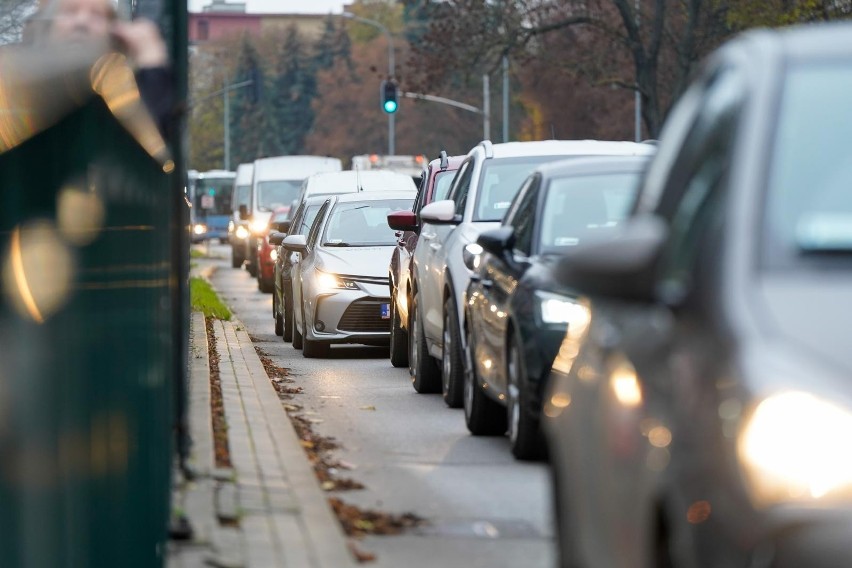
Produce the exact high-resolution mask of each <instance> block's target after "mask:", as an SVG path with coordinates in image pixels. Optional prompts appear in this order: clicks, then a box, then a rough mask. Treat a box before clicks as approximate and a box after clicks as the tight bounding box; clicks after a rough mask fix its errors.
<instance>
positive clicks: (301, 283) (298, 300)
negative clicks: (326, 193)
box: [293, 201, 331, 334]
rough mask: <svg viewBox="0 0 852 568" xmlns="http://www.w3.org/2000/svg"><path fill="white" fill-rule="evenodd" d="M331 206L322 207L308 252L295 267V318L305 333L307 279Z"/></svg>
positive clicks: (301, 256) (314, 223)
mask: <svg viewBox="0 0 852 568" xmlns="http://www.w3.org/2000/svg"><path fill="white" fill-rule="evenodd" d="M330 206H331V201H326V202H325V203H323V205H322V207H320V209H319V211H318V213H317V216H316V218H315V219H314V221H313V223H312V224H311V230H310V231H309V232H308V236H307V250H306V251H305V253H304V254H301V255H300V259H299V262H297V263H296V264H294V265H293V316H294V318H295V320H296V326H297V327H298V328H299V329H300V330H301V331H302V333H303V334H304V333H305V330H304V329H302V322H304V321H305V319H306V318H305V317H304V313H303V310H304V305H305V297H304V296H305V278H306V277H309V276H310V270H312V266H313V265H312V262H311V261H312V257H313V252H314V250H316V243H317V241H318V239H319V233H320V229H321V228H322V225H323V224H324V223H325V217H326V214H327V212H328V209H329V207H330Z"/></svg>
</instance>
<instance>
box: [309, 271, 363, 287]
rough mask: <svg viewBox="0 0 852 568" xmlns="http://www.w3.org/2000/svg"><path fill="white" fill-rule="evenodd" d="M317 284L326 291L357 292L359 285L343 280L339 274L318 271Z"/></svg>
mask: <svg viewBox="0 0 852 568" xmlns="http://www.w3.org/2000/svg"><path fill="white" fill-rule="evenodd" d="M317 284H319V287H320V288H324V289H326V290H335V289H337V290H357V289H358V285H357V284H355V282H353V281H352V280H347V279H346V278H341V277H340V276H338V275H337V274H331V273H329V272H323V271H322V270H317Z"/></svg>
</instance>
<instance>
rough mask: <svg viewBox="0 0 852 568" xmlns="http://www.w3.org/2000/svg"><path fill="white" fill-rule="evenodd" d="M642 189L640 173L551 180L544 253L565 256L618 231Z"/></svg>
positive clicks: (543, 227) (543, 228)
mask: <svg viewBox="0 0 852 568" xmlns="http://www.w3.org/2000/svg"><path fill="white" fill-rule="evenodd" d="M638 186H639V173H638V172H635V173H616V174H603V175H589V176H581V177H565V178H556V179H553V180H551V181H550V184H549V187H548V190H547V195H546V196H545V200H544V207H543V208H542V213H541V215H542V216H541V223H539V227H540V229H539V237H540V238H539V243H540V244H539V250H540V252H541V253H542V254H550V253H561V252H565V250H566V249H567V248H568V247H572V246H576V245H578V244H579V243H580V241H581V239H583V238H584V237H586V236H590V235H593V234H594V232H595V231H600V230H605V229H607V228H610V227H614V226H615V225H616V224H617V223H618V222H619V221H621V220H622V219H624V217H625V216H627V213H628V212H629V210H630V206H631V205H632V204H633V201H634V199H635V197H636V192H637V190H638Z"/></svg>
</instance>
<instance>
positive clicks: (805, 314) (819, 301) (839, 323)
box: [760, 273, 852, 371]
mask: <svg viewBox="0 0 852 568" xmlns="http://www.w3.org/2000/svg"><path fill="white" fill-rule="evenodd" d="M850 290H852V274H842V275H840V274H823V273H820V274H810V275H808V274H798V275H784V276H774V275H773V276H770V277H766V278H764V279H763V281H762V282H761V284H760V293H761V297H762V300H763V302H762V304H763V307H764V313H765V317H764V318H762V319H763V326H762V327H763V328H764V331H765V332H766V334H767V336H770V337H771V336H774V337H772V339H780V340H781V342H782V343H783V344H786V345H788V346H790V347H791V348H794V349H796V348H798V350H802V351H804V352H805V353H808V354H810V355H812V356H814V357H816V358H817V360H821V361H823V362H825V363H828V364H829V365H833V366H835V367H839V368H841V369H843V370H844V371H852V350H850V349H849V335H848V330H849V322H850V321H852V302H850V301H849V299H850V293H849V291H850Z"/></svg>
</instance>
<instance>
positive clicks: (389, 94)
mask: <svg viewBox="0 0 852 568" xmlns="http://www.w3.org/2000/svg"><path fill="white" fill-rule="evenodd" d="M381 93H382V110H383V111H385V112H386V113H388V114H393V113H395V112H396V111H397V110H398V109H399V102H398V101H397V97H398V95H399V89H398V88H397V85H396V82H394V81H382V86H381Z"/></svg>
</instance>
